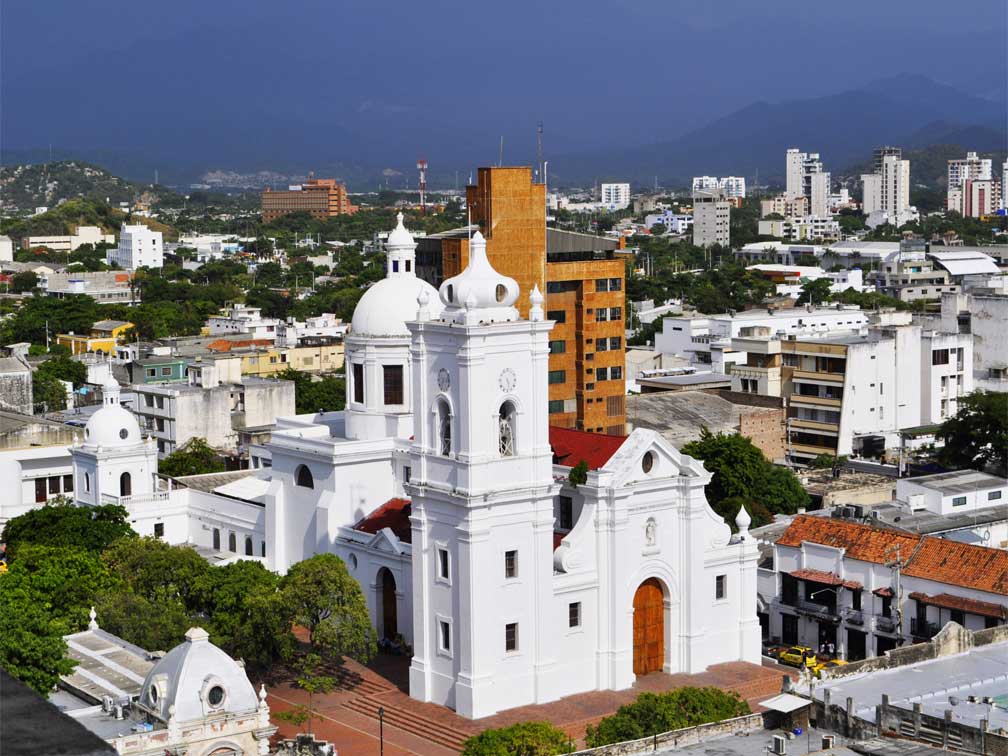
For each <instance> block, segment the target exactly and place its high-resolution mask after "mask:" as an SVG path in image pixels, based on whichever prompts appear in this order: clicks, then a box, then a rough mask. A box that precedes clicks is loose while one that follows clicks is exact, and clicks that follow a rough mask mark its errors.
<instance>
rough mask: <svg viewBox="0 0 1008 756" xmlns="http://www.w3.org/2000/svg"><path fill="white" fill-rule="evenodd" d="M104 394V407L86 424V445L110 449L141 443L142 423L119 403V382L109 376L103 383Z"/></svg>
mask: <svg viewBox="0 0 1008 756" xmlns="http://www.w3.org/2000/svg"><path fill="white" fill-rule="evenodd" d="M102 394H103V397H102V408H101V409H100V410H98V411H97V412H95V413H94V414H93V415H91V418H90V419H89V420H88V421H87V425H85V426H84V446H87V447H98V446H100V447H102V448H103V449H109V448H116V447H126V446H134V445H136V444H139V443H141V442H142V441H143V437H142V436H141V435H140V424H139V423H138V422H137V419H136V417H134V415H133V413H132V412H130V411H129V410H127V409H124V408H123V406H122V405H121V404H119V383H118V382H117V381H116V380H115V379H114V378H112V377H111V376H109V378H108V379H107V380H106V381H105V383H104V384H103V385H102Z"/></svg>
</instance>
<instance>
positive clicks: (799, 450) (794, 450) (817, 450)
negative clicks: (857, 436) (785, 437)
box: [788, 444, 836, 457]
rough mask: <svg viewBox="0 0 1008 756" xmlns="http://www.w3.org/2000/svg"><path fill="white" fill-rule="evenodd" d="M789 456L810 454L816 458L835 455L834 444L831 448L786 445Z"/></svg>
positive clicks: (810, 445)
mask: <svg viewBox="0 0 1008 756" xmlns="http://www.w3.org/2000/svg"><path fill="white" fill-rule="evenodd" d="M788 452H789V453H790V454H810V455H812V456H813V457H818V456H819V455H820V454H836V444H834V445H833V446H818V445H812V444H788Z"/></svg>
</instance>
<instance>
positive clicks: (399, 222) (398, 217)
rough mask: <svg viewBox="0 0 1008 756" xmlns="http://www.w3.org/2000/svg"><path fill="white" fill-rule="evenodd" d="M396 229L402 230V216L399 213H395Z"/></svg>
mask: <svg viewBox="0 0 1008 756" xmlns="http://www.w3.org/2000/svg"><path fill="white" fill-rule="evenodd" d="M395 219H396V228H403V214H402V213H401V212H398V213H396V217H395Z"/></svg>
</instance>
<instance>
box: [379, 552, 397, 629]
mask: <svg viewBox="0 0 1008 756" xmlns="http://www.w3.org/2000/svg"><path fill="white" fill-rule="evenodd" d="M378 589H379V591H380V595H381V620H382V624H381V632H382V637H384V638H388V639H389V640H393V639H394V638H395V637H396V635H397V634H398V633H399V625H398V618H397V615H396V582H395V576H394V575H393V574H392V571H391V570H389V569H388V568H387V567H382V568H381V570H379V572H378Z"/></svg>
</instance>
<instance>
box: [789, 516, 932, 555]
mask: <svg viewBox="0 0 1008 756" xmlns="http://www.w3.org/2000/svg"><path fill="white" fill-rule="evenodd" d="M803 541H810V542H812V543H821V544H823V545H824V546H832V547H834V548H838V549H844V550H845V553H846V555H847V556H848V557H850V558H851V559H859V560H861V561H863V562H873V563H875V564H885V563H886V562H888V561H891V560H893V559H895V558H896V546H897V545H898V546H899V547H900V548H899V553H900V559H902V560H903V561H906V559H907V558H909V556H910V555H911V554H912V553H913V550H914V549H915V548H916V547H917V544H918V543H919V542H920V536H916V535H911V534H909V533H903V532H901V531H898V530H891V529H889V528H879V527H873V526H869V525H861V524H859V523H856V522H848V521H846V520H838V519H834V518H830V517H811V516H808V515H804V516H803V515H799V516H798V517H796V518H795V520H794V522H792V523H791V525H790V526H788V529H787V530H785V531H784V535H783V536H781V538H780V540H778V541H777V543H778V544H780V545H781V546H795V547H798V546H801V545H802V542H803Z"/></svg>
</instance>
